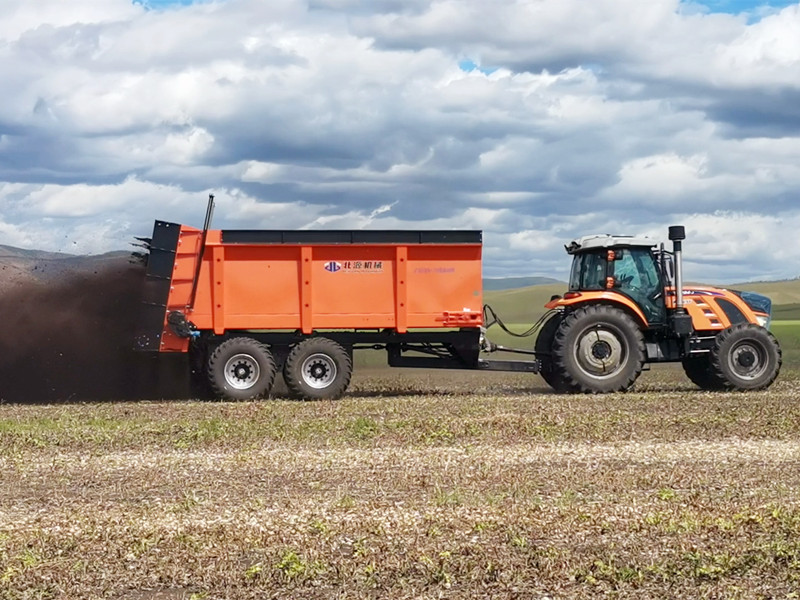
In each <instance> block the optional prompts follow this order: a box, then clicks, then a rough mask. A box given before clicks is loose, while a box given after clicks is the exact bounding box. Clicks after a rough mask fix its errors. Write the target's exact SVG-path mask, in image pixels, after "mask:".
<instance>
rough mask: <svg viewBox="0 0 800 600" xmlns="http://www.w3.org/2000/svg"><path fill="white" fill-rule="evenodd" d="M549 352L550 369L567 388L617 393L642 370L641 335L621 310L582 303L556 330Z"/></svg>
mask: <svg viewBox="0 0 800 600" xmlns="http://www.w3.org/2000/svg"><path fill="white" fill-rule="evenodd" d="M552 353H553V354H552V361H553V372H554V374H555V377H557V378H558V380H559V381H561V382H563V384H564V387H565V389H566V391H571V392H582V393H587V394H602V393H607V392H620V391H624V390H627V389H629V388H630V387H631V386H632V385H633V384H634V382H635V381H636V379H637V378H638V377H639V375H640V373H641V372H642V365H643V364H644V358H645V348H644V337H643V335H642V331H641V329H640V328H639V326H638V325H637V324H636V322H635V321H634V320H633V319H632V318H631V317H630V316H628V314H627V313H625V312H623V311H622V310H620V309H618V308H614V307H613V306H607V305H602V304H600V305H592V306H585V307H582V308H578V309H576V310H574V311H572V312H571V313H569V314H568V315H567V316H566V317H565V318H564V320H563V321H562V323H561V325H560V326H559V328H558V329H557V330H556V332H555V336H554V338H553V350H552Z"/></svg>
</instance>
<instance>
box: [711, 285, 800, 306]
mask: <svg viewBox="0 0 800 600" xmlns="http://www.w3.org/2000/svg"><path fill="white" fill-rule="evenodd" d="M719 287H725V286H719ZM730 288H731V289H734V290H746V291H748V292H757V293H759V294H764V295H765V296H769V297H770V298H772V303H773V304H800V279H789V280H784V281H765V282H759V283H737V284H734V285H731V286H730Z"/></svg>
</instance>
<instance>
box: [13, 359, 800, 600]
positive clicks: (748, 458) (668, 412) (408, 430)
mask: <svg viewBox="0 0 800 600" xmlns="http://www.w3.org/2000/svg"><path fill="white" fill-rule="evenodd" d="M799 395H800V377H798V375H797V373H792V372H788V371H787V372H785V373H784V374H783V375H782V376H781V378H780V380H779V381H778V382H777V383H776V384H775V385H774V386H773V388H772V389H771V390H769V391H767V392H759V393H751V394H723V393H719V394H715V393H705V392H700V391H698V390H696V389H695V388H694V387H693V386H691V384H689V383H688V382H686V381H685V380H684V379H683V377H682V374H681V373H680V372H679V371H677V370H675V369H657V370H654V371H652V372H650V373H646V374H645V375H644V376H643V377H642V378H641V379H640V382H639V383H638V384H637V387H636V390H635V391H633V392H630V393H627V394H612V395H607V396H567V395H555V394H550V393H548V392H547V390H546V388H545V387H543V386H542V384H541V381H540V380H538V379H537V378H535V377H530V376H524V375H513V376H508V375H504V374H487V373H477V374H468V375H467V376H465V375H464V374H461V373H447V372H425V371H418V372H415V371H391V370H363V371H362V372H361V373H357V374H356V376H355V378H354V382H353V386H352V390H351V393H350V394H349V395H347V396H346V397H345V398H343V399H342V400H340V401H336V402H297V401H290V400H286V399H283V398H277V399H273V400H266V401H261V402H242V403H216V402H195V401H159V402H151V401H138V402H136V401H127V402H82V401H80V399H75V400H73V401H70V402H66V403H63V402H62V403H58V404H38V405H34V404H25V403H5V404H2V405H0V474H2V485H0V598H2V599H12V598H13V599H21V598H117V599H125V600H144V599H152V600H154V599H178V598H185V599H189V598H193V599H195V600H197V599H200V598H209V599H210V598H365V597H367V598H370V597H371V598H539V599H544V598H596V597H603V596H607V597H612V598H665V597H671V598H698V597H703V598H791V597H796V596H795V595H793V594H796V593H797V592H798V591H799V590H800V506H799V503H800V407H798V402H797V398H798V396H799Z"/></svg>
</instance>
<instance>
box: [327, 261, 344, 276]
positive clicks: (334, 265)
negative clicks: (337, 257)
mask: <svg viewBox="0 0 800 600" xmlns="http://www.w3.org/2000/svg"><path fill="white" fill-rule="evenodd" d="M324 268H325V270H326V271H328V272H329V273H336V271H340V270H341V269H342V265H340V264H339V263H338V262H336V261H333V260H331V261H328V262H326V263H325V267H324Z"/></svg>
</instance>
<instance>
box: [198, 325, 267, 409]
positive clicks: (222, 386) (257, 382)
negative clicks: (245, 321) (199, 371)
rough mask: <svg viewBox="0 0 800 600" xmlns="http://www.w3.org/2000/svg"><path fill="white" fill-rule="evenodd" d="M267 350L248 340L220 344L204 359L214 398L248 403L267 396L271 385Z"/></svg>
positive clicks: (256, 342) (241, 338)
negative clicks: (206, 359) (215, 396)
mask: <svg viewBox="0 0 800 600" xmlns="http://www.w3.org/2000/svg"><path fill="white" fill-rule="evenodd" d="M275 371H276V369H275V361H274V360H273V358H272V353H271V352H270V351H269V349H268V348H267V347H266V346H265V345H264V344H261V343H260V342H258V341H256V340H254V339H253V338H248V337H236V338H231V339H229V340H226V341H224V342H222V343H221V344H220V345H219V346H217V348H216V349H215V350H214V352H212V353H211V356H210V357H209V359H208V381H209V383H210V384H211V388H212V389H213V390H214V392H215V394H216V395H217V396H222V397H223V398H227V399H229V400H248V399H250V398H257V397H259V396H263V395H265V394H268V393H269V391H270V389H272V384H273V382H274V381H275Z"/></svg>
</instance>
